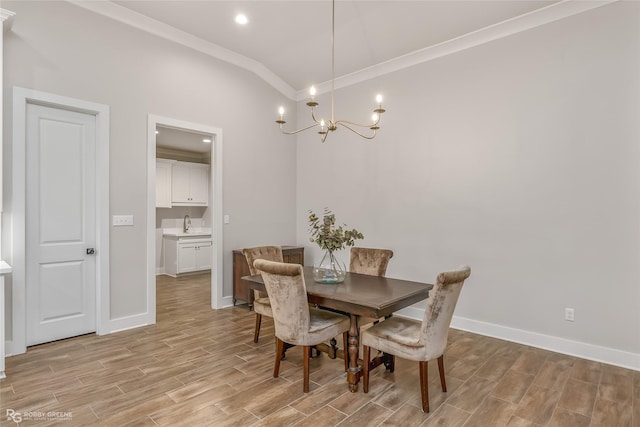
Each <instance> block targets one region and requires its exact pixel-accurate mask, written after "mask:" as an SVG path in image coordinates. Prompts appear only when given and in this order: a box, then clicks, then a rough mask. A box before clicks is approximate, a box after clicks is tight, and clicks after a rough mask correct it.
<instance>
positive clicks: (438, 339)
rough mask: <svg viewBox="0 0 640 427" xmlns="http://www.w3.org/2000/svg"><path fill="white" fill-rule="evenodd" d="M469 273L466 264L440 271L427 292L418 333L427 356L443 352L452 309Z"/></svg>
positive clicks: (437, 355)
mask: <svg viewBox="0 0 640 427" xmlns="http://www.w3.org/2000/svg"><path fill="white" fill-rule="evenodd" d="M470 274H471V268H469V267H468V266H462V267H459V268H458V269H457V270H454V271H446V272H444V273H440V274H439V275H438V278H437V279H436V284H435V285H434V286H433V289H432V290H431V291H430V292H429V298H428V299H427V307H426V308H425V310H424V318H423V320H422V330H421V334H420V343H421V344H425V345H426V347H427V353H428V357H429V358H432V359H434V358H436V357H440V355H442V354H443V353H444V350H445V347H446V346H447V337H448V335H449V325H450V324H451V318H452V317H453V311H454V309H455V308H456V303H457V302H458V297H459V296H460V291H461V290H462V285H463V284H464V281H465V280H466V279H467V278H468V277H469V275H470Z"/></svg>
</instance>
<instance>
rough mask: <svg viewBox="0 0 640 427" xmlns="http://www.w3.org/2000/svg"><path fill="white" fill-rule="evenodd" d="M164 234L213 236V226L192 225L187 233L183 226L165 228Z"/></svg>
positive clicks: (171, 235) (172, 235)
mask: <svg viewBox="0 0 640 427" xmlns="http://www.w3.org/2000/svg"><path fill="white" fill-rule="evenodd" d="M162 235H163V236H169V237H211V228H207V227H192V228H190V229H189V231H187V232H186V233H185V232H184V231H183V230H182V228H165V229H163V230H162Z"/></svg>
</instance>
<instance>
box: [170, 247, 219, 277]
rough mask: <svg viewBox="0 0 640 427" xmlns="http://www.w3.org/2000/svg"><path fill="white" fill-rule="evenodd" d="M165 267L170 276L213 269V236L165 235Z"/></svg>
mask: <svg viewBox="0 0 640 427" xmlns="http://www.w3.org/2000/svg"><path fill="white" fill-rule="evenodd" d="M164 242H165V248H164V249H165V250H164V269H165V273H166V274H168V275H169V276H172V277H176V276H177V275H178V274H181V273H191V272H195V271H204V270H210V269H211V260H212V257H213V248H212V241H211V238H210V237H209V238H202V237H178V238H175V237H165V238H164Z"/></svg>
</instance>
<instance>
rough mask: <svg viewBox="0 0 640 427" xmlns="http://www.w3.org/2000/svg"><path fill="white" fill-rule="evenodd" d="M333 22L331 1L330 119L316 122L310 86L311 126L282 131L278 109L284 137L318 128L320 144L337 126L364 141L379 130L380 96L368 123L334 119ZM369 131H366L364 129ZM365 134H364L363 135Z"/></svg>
mask: <svg viewBox="0 0 640 427" xmlns="http://www.w3.org/2000/svg"><path fill="white" fill-rule="evenodd" d="M335 22H336V2H335V0H332V2H331V118H330V119H329V121H328V122H326V121H325V120H324V119H323V118H320V120H318V119H317V118H316V115H315V108H316V107H317V106H318V105H319V104H318V103H317V102H316V101H315V96H316V88H315V87H313V86H311V88H310V89H309V95H310V96H311V99H310V100H309V102H307V106H308V107H310V108H311V119H312V120H313V122H314V123H313V124H312V125H310V126H307V127H304V128H301V129H298V130H294V131H286V130H284V129H283V125H284V124H285V123H287V122H286V121H285V120H284V108H283V107H280V109H279V110H278V114H280V118H279V119H278V120H276V123H278V125H279V126H280V131H281V132H282V133H283V134H285V135H295V134H297V133H300V132H303V131H305V130H309V129H312V128H315V127H320V130H319V131H318V134H320V138H321V140H322V142H324V141H325V140H326V139H327V135H329V132H333V131H334V130H336V129H338V126H342V127H345V128H347V129H349V130H350V131H351V132H353V133H355V134H357V135H359V136H361V137H362V138H366V139H373V138H375V136H376V131H377V130H378V129H380V127H379V126H378V124H379V123H380V114H382V113H384V112H385V110H384V109H383V108H382V95H378V96H376V102H377V103H378V106H377V108H375V109H374V110H373V115H372V116H371V122H370V123H356V122H351V121H348V120H336V119H335V117H334V91H335ZM367 128H368V129H369V131H366V130H365V129H367ZM365 132H366V133H365Z"/></svg>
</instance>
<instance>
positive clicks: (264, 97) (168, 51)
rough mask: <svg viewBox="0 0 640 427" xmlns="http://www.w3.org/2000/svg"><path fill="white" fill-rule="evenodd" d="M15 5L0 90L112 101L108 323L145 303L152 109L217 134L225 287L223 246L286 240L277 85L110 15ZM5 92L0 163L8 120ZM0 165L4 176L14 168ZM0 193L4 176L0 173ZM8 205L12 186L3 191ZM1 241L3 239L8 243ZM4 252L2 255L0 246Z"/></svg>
mask: <svg viewBox="0 0 640 427" xmlns="http://www.w3.org/2000/svg"><path fill="white" fill-rule="evenodd" d="M3 8H6V9H8V10H11V11H13V12H16V17H15V20H14V24H13V27H12V29H11V31H9V32H8V33H6V34H5V39H4V40H5V45H4V48H5V50H4V55H5V56H4V64H5V70H4V71H5V77H4V85H5V87H8V88H10V87H13V86H21V87H25V88H30V89H36V90H40V91H44V92H49V93H54V94H58V95H64V96H69V97H73V98H78V99H83V100H88V101H93V102H97V103H103V104H107V105H109V106H110V108H111V128H110V134H111V141H110V161H111V163H110V172H111V180H110V186H111V188H110V199H111V213H112V214H133V215H134V217H135V225H134V226H133V227H119V228H112V229H111V235H110V238H111V254H110V256H111V270H110V275H111V283H110V294H111V319H118V318H124V317H127V316H133V315H136V314H140V313H143V312H144V311H145V310H146V262H147V258H146V239H147V235H146V230H147V225H146V199H147V194H146V191H147V190H146V188H147V187H146V176H147V172H146V167H147V165H146V162H147V147H146V140H147V137H146V126H147V115H148V114H149V113H151V114H155V115H159V116H163V117H172V118H175V119H178V120H183V121H187V122H192V123H200V124H203V125H208V126H212V127H217V128H221V129H222V130H223V131H224V147H223V148H224V155H223V158H224V168H223V170H224V178H223V181H224V182H223V185H224V195H223V199H224V202H223V203H224V211H225V213H226V214H228V215H230V218H231V222H230V224H228V225H226V226H225V230H224V270H225V271H224V295H225V296H230V295H231V293H232V285H231V268H232V262H231V261H232V260H231V251H232V250H233V249H235V248H242V247H245V246H251V245H258V244H264V243H292V242H294V241H295V226H294V224H295V169H294V168H292V167H291V165H293V164H294V163H295V149H296V148H295V144H294V143H293V142H292V141H288V140H285V139H283V138H282V137H281V135H280V134H279V132H278V130H277V127H276V126H275V125H274V123H273V117H274V111H276V108H277V106H278V105H280V104H285V106H286V108H288V109H290V110H291V109H293V108H295V105H294V104H293V103H290V102H289V103H288V102H287V101H286V100H284V99H283V97H282V95H280V94H279V93H278V92H277V91H275V90H274V89H273V88H272V87H271V86H269V85H267V84H266V83H264V81H262V80H261V79H259V78H258V77H256V76H255V75H253V74H252V73H249V72H247V71H245V70H242V69H238V68H236V67H234V66H231V65H228V64H226V63H223V62H221V61H218V60H215V59H212V58H210V57H208V56H206V55H203V54H200V53H198V52H196V51H192V50H190V49H186V48H184V47H182V46H179V45H176V44H173V43H171V42H168V41H166V40H163V39H159V38H157V37H155V36H152V35H149V34H146V33H143V32H141V31H138V30H135V29H133V28H131V27H128V26H126V25H123V24H119V23H116V22H114V21H112V20H110V19H107V18H105V17H102V16H99V15H96V14H94V13H92V12H89V11H86V10H84V9H82V8H79V7H77V6H74V5H72V4H69V3H66V2H58V1H53V2H49V1H46V2H32V1H29V2H12V1H5V2H3ZM9 94H10V91H8V92H7V96H6V97H5V117H4V118H5V129H4V143H5V150H6V151H5V153H6V156H5V159H10V158H11V126H10V124H11V117H10V116H8V115H9V114H10V108H6V106H7V105H10V99H9ZM11 171H12V169H11V165H10V164H6V162H5V171H4V176H5V178H6V177H10V176H11ZM4 186H5V189H10V186H11V182H10V180H6V181H5V183H4ZM5 202H6V203H7V205H6V209H5V210H6V211H8V212H9V214H10V212H11V194H10V192H7V191H5ZM5 243H6V242H5ZM3 255H7V253H6V252H5V251H4V250H3Z"/></svg>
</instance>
